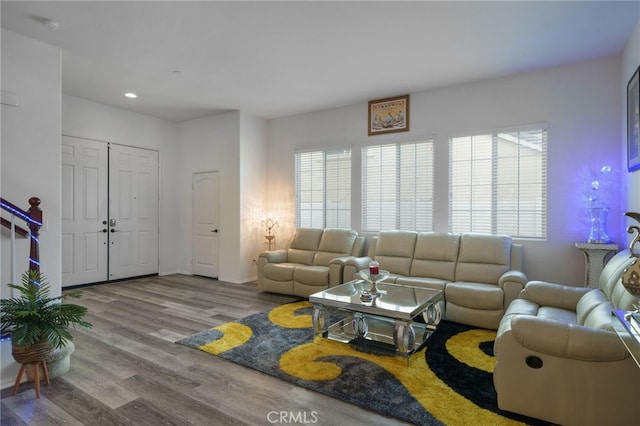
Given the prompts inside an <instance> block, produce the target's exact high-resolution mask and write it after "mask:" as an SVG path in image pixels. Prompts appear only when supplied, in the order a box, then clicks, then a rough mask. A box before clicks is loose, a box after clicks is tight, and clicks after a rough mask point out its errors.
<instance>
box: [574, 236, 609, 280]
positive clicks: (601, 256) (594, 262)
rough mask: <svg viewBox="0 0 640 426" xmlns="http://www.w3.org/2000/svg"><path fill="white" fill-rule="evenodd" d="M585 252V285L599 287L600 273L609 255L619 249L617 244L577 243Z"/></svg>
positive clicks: (577, 246)
mask: <svg viewBox="0 0 640 426" xmlns="http://www.w3.org/2000/svg"><path fill="white" fill-rule="evenodd" d="M575 246H576V248H578V249H580V250H582V251H583V253H584V259H585V273H584V286H585V287H591V288H597V287H598V281H599V280H600V274H601V273H602V269H603V268H604V265H605V264H606V263H607V256H608V255H610V254H611V253H615V252H616V251H618V245H617V244H598V243H575Z"/></svg>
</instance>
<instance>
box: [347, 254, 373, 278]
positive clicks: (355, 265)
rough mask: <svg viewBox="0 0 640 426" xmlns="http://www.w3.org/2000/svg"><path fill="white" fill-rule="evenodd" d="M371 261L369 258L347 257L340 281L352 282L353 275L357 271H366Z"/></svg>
mask: <svg viewBox="0 0 640 426" xmlns="http://www.w3.org/2000/svg"><path fill="white" fill-rule="evenodd" d="M372 260H373V259H372V258H370V257H369V256H364V257H354V256H349V257H347V258H346V260H345V264H344V270H343V271H342V280H343V281H344V282H345V283H346V282H349V281H351V280H353V276H354V274H355V273H356V272H358V271H362V270H363V269H367V268H368V267H369V263H371V261H372Z"/></svg>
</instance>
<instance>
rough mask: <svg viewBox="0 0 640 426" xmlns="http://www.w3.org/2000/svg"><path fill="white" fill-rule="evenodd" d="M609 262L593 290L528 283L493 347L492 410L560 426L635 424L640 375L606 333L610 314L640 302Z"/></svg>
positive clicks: (621, 260) (624, 261)
mask: <svg viewBox="0 0 640 426" xmlns="http://www.w3.org/2000/svg"><path fill="white" fill-rule="evenodd" d="M630 262H631V259H630V257H629V250H625V251H623V252H620V253H618V254H616V255H615V256H614V257H613V258H612V259H611V260H610V261H609V262H608V263H607V265H606V266H605V268H604V270H603V271H602V274H601V276H600V281H599V288H596V289H592V288H584V287H570V286H563V285H560V284H553V283H547V282H542V281H531V282H529V283H528V284H527V285H526V287H525V289H524V290H523V291H522V292H521V293H520V296H519V297H518V298H517V299H516V300H515V301H513V303H511V305H510V306H509V308H508V309H507V312H506V313H505V315H504V317H503V318H502V321H501V323H500V327H499V328H498V332H497V337H496V340H495V344H494V353H495V356H496V360H497V363H496V365H495V369H494V373H493V381H494V385H495V388H496V391H497V394H498V407H499V408H500V409H502V410H507V411H512V412H515V413H520V414H524V415H527V416H531V417H536V418H539V419H543V420H546V421H549V422H551V423H553V424H561V425H605V424H606V425H630V424H638V421H639V419H640V415H639V413H640V411H639V409H638V400H639V396H640V368H639V367H638V365H636V364H635V363H634V360H633V359H632V358H631V356H630V355H629V353H628V352H627V350H626V349H625V347H624V345H623V344H622V342H621V341H620V339H619V337H618V336H617V335H616V333H615V331H614V329H613V327H612V323H611V322H612V320H613V321H617V320H616V319H612V310H613V309H622V310H633V305H634V304H637V303H639V300H638V299H637V298H635V297H633V296H632V295H631V294H630V293H629V292H627V291H626V289H625V288H624V286H623V285H622V283H621V279H620V277H621V276H622V273H623V272H624V270H625V269H626V268H627V267H628V266H629V264H630Z"/></svg>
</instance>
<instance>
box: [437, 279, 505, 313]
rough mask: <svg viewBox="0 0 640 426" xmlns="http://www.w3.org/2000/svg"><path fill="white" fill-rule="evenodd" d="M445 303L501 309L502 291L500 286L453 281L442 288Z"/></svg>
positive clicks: (484, 308) (475, 307) (474, 307)
mask: <svg viewBox="0 0 640 426" xmlns="http://www.w3.org/2000/svg"><path fill="white" fill-rule="evenodd" d="M444 298H445V300H446V301H447V303H449V302H450V303H455V304H456V305H459V306H464V307H467V308H473V309H482V310H490V309H500V310H501V309H502V308H503V306H502V304H503V303H502V301H503V299H504V293H503V291H502V289H501V288H500V287H498V286H497V285H492V284H484V283H468V282H453V283H447V285H446V286H445V288H444Z"/></svg>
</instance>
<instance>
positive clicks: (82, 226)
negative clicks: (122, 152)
mask: <svg viewBox="0 0 640 426" xmlns="http://www.w3.org/2000/svg"><path fill="white" fill-rule="evenodd" d="M107 156H108V150H107V144H106V143H104V142H97V141H92V140H87V139H80V138H74V137H69V136H63V137H62V197H61V204H62V286H63V287H65V286H70V285H76V284H85V283H93V282H100V281H106V280H107V279H108V276H107V249H108V246H107V239H108V234H107V218H108V216H107V213H108V212H107V179H108V175H107V173H108V170H107V164H108V160H107Z"/></svg>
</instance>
